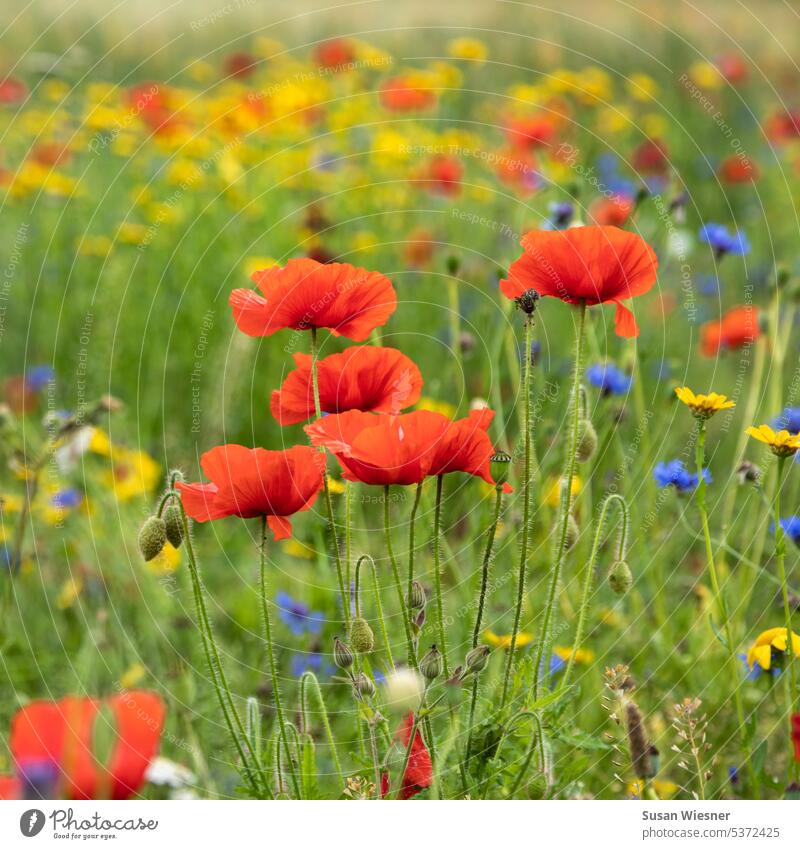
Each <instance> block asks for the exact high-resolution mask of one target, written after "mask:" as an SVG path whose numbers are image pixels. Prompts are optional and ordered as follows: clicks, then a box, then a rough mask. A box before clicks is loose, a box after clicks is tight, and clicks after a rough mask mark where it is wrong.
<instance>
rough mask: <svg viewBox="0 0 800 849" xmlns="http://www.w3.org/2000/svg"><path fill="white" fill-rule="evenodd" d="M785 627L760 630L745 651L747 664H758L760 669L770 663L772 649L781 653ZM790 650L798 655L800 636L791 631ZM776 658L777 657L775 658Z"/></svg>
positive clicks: (767, 667)
mask: <svg viewBox="0 0 800 849" xmlns="http://www.w3.org/2000/svg"><path fill="white" fill-rule="evenodd" d="M786 643H787V640H786V628H770V629H769V630H768V631H762V632H761V633H760V634H759V635H758V636H757V637H756V641H755V642H754V643H753V645H752V646H750V648H749V650H748V652H747V665H748V666H750V667H752V666H753V665H754V664H756V663H757V664H758V665H759V666H760V667H761V668H762V669H769V668H770V666H771V665H772V654H773V649H774V650H775V651H776V652H780V653H781V654H783V653H784V652H785V651H786ZM792 651H793V653H794V656H795V657H800V637H798V636H797V634H795V633H794V632H792ZM776 659H777V658H776Z"/></svg>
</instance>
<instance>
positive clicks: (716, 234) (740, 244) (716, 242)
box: [700, 221, 750, 257]
mask: <svg viewBox="0 0 800 849" xmlns="http://www.w3.org/2000/svg"><path fill="white" fill-rule="evenodd" d="M700 241H701V242H706V243H707V244H709V245H711V247H712V248H714V251H715V252H716V254H717V256H720V257H721V256H724V255H725V254H736V255H737V256H744V255H745V254H748V253H750V242H749V241H748V240H747V236H745V234H744V232H743V231H742V230H736V231H735V232H733V233H731V232H730V231H729V230H728V228H727V227H726V226H725V225H724V224H717V223H716V222H713V221H710V222H709V223H708V224H704V225H703V226H702V227H701V228H700Z"/></svg>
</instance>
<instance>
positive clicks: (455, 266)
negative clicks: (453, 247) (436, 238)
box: [447, 254, 461, 275]
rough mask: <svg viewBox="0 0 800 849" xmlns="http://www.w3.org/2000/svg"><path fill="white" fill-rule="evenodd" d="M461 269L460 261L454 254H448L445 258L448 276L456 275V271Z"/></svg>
mask: <svg viewBox="0 0 800 849" xmlns="http://www.w3.org/2000/svg"><path fill="white" fill-rule="evenodd" d="M459 268H461V260H460V258H459V257H457V256H456V255H455V254H450V256H448V257H447V273H448V274H450V275H453V274H458V270H459Z"/></svg>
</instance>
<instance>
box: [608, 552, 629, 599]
mask: <svg viewBox="0 0 800 849" xmlns="http://www.w3.org/2000/svg"><path fill="white" fill-rule="evenodd" d="M608 585H609V586H610V587H611V589H612V590H613V591H614V592H615V593H616V594H617V595H625V593H626V592H628V590H629V589H630V588H631V587H632V586H633V574H632V573H631V567H630V566H628V564H627V563H626V562H625V561H624V560H617V562H616V563H614V564H612V566H611V568H610V569H609V570H608Z"/></svg>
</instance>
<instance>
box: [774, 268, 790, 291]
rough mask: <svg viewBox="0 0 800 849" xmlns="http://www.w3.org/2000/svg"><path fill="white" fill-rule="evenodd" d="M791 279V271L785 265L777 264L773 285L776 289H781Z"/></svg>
mask: <svg viewBox="0 0 800 849" xmlns="http://www.w3.org/2000/svg"><path fill="white" fill-rule="evenodd" d="M791 279H792V271H791V269H790V268H789V266H787V265H786V264H785V263H779V264H778V267H777V268H776V269H775V285H776V286H777V287H778V289H783V288H785V287H786V284H787V283H788V282H789V281H790V280H791Z"/></svg>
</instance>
